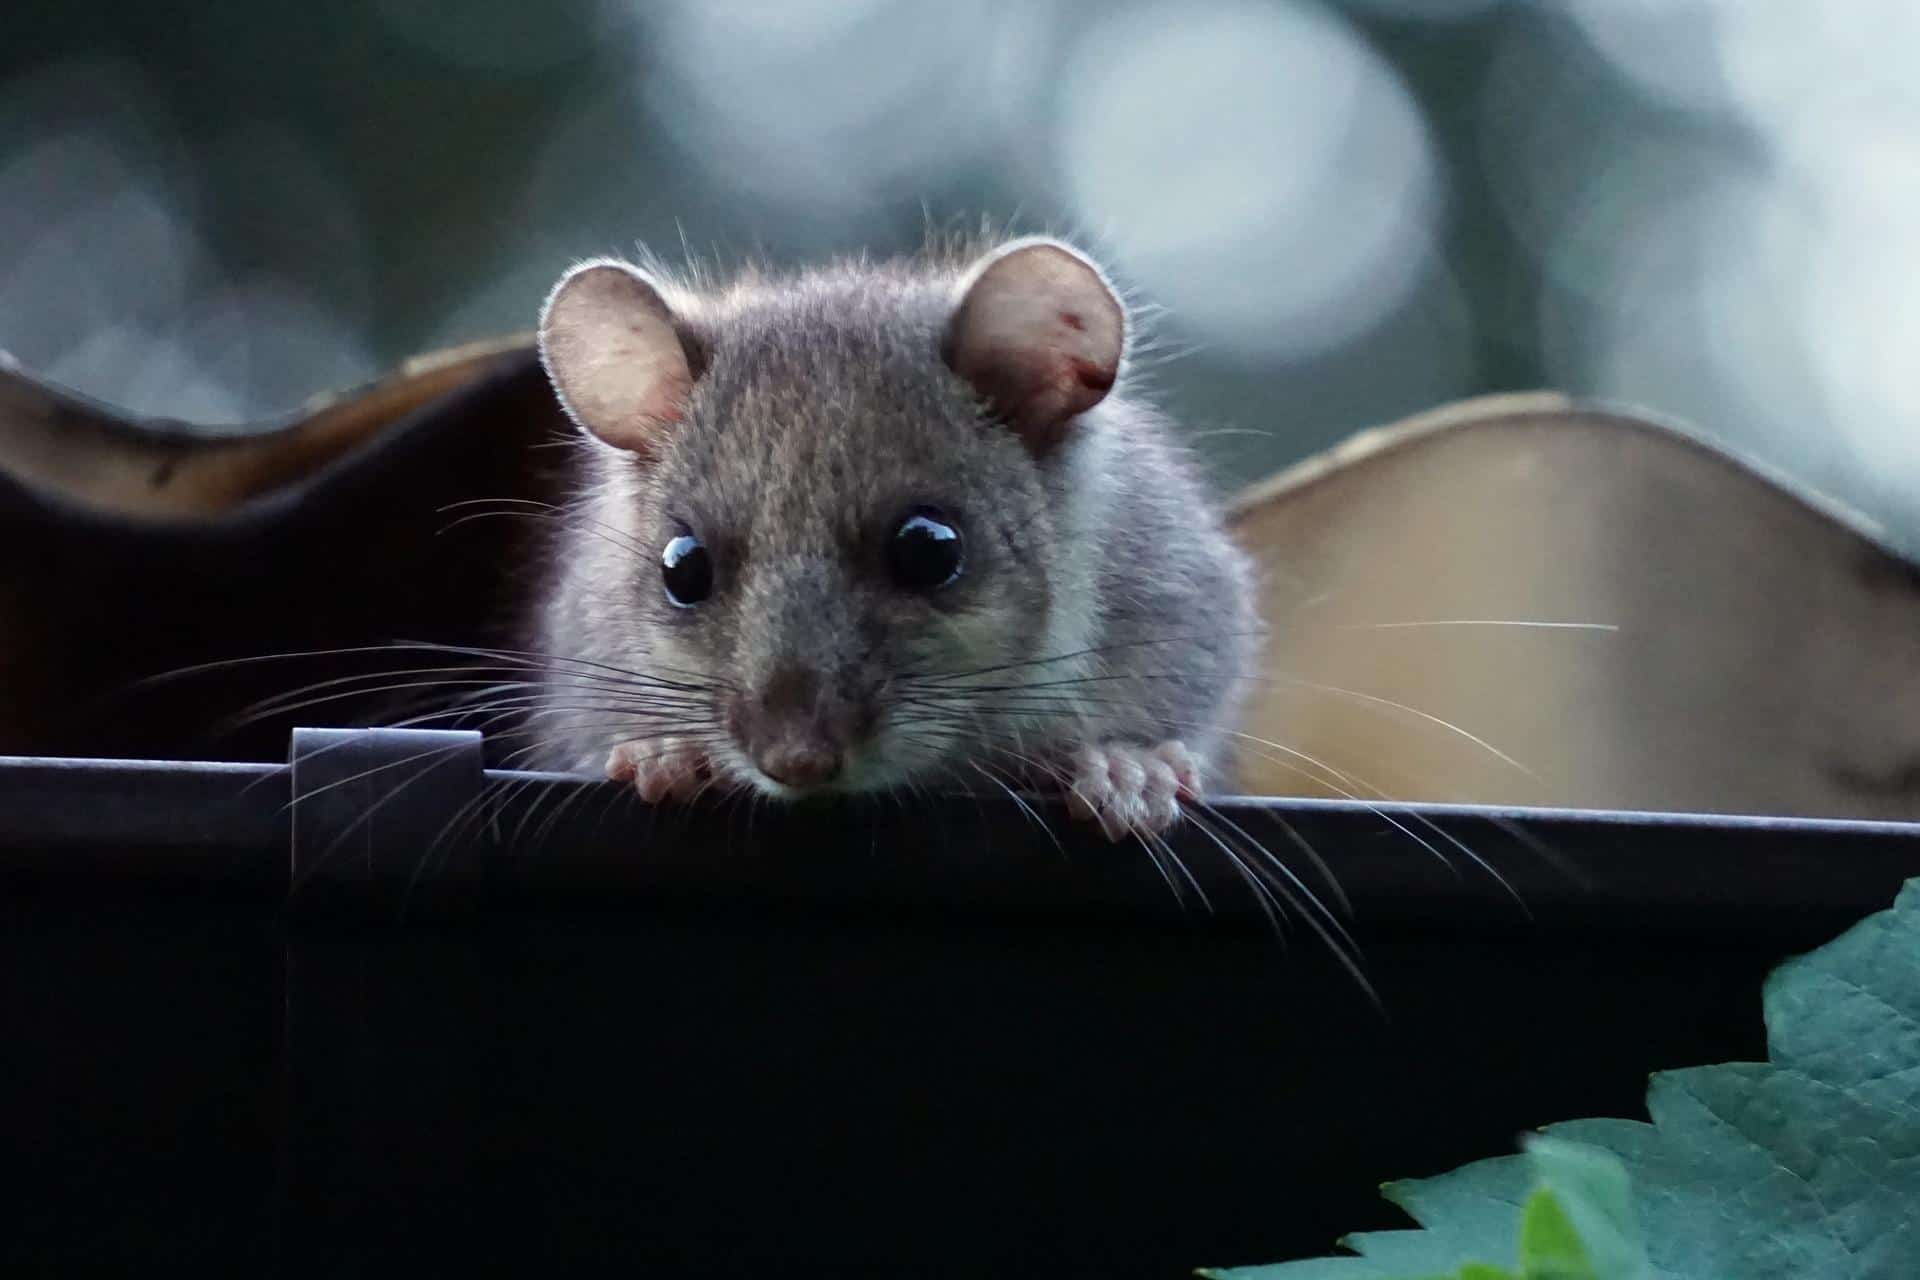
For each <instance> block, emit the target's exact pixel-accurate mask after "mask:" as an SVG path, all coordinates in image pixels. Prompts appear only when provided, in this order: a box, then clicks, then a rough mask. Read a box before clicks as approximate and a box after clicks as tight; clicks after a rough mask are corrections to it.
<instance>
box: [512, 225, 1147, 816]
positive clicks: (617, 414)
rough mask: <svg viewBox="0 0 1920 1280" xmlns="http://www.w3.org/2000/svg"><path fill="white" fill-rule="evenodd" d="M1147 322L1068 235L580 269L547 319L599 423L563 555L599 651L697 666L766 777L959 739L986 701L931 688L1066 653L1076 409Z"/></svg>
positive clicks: (682, 674)
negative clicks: (917, 250) (729, 263)
mask: <svg viewBox="0 0 1920 1280" xmlns="http://www.w3.org/2000/svg"><path fill="white" fill-rule="evenodd" d="M1125 338H1126V318H1125V312H1124V309H1123V308H1122V306H1121V304H1120V302H1119V301H1118V299H1117V298H1116V296H1115V294H1114V291H1113V290H1112V289H1111V288H1110V287H1109V286H1108V284H1107V283H1106V280H1105V278H1104V277H1103V275H1102V274H1101V272H1100V271H1099V269H1098V268H1096V267H1095V266H1094V265H1093V264H1092V263H1091V262H1090V261H1088V260H1087V259H1086V258H1085V257H1083V256H1082V255H1080V254H1079V253H1077V252H1076V251H1074V250H1073V249H1071V248H1068V247H1067V246H1065V245H1063V244H1060V243H1058V242H1056V241H1052V240H1040V239H1035V240H1022V241H1015V242H1013V243H1011V244H1008V245H1005V246H1003V247H1001V248H1000V249H998V250H995V251H993V252H990V253H987V254H985V255H983V256H981V257H980V258H979V259H977V260H975V261H973V262H971V263H960V264H950V265H946V266H944V267H943V266H941V265H940V264H921V265H919V266H898V267H887V268H874V267H842V268H839V269H837V270H832V271H827V272H822V273H817V274H814V275H809V276H803V277H800V278H798V279H795V280H790V281H785V282H781V283H778V284H773V283H767V282H764V281H757V280H747V281H743V282H741V283H739V284H736V285H734V286H733V287H732V288H731V289H729V290H726V291H724V292H719V293H700V292H696V291H694V290H690V289H686V288H683V287H680V286H677V285H675V284H673V283H671V282H669V281H667V280H665V279H664V278H662V277H659V276H656V275H653V274H650V273H648V272H645V271H642V270H640V269H638V268H635V267H633V266H630V265H628V264H625V263H619V262H609V261H602V262H593V263H588V264H585V265H583V266H580V267H578V268H575V269H574V270H573V271H572V272H570V273H568V274H567V275H566V276H565V277H564V278H563V279H562V280H561V281H560V283H559V285H558V286H557V287H556V288H555V289H554V291H553V294H552V295H551V297H550V298H549V299H548V302H547V305H546V309H545V311H544V312H543V314H542V317H541V324H540V346H541V356H542V359H543V361H544V363H545V365H546V368H547V371H548V374H549V376H550V377H551V379H552V381H553V385H554V387H555V390H556V391H557V393H558V395H559V397H560V400H561V402H562V404H564V405H565V407H566V409H567V411H568V412H569V413H570V414H571V415H572V416H573V418H574V419H575V421H576V422H577V423H578V424H579V425H580V426H581V427H582V428H584V430H585V432H586V433H587V435H588V439H589V441H590V442H591V444H592V445H593V448H592V450H591V452H592V453H593V455H594V459H595V461H594V470H595V474H596V476H597V479H598V483H597V484H596V485H595V486H594V487H593V489H592V491H591V493H590V495H589V498H588V500H587V502H586V504H585V505H584V507H583V510H584V511H585V513H586V514H587V515H589V516H590V517H591V519H592V521H593V522H594V523H595V524H596V525H598V526H599V527H600V530H601V532H603V533H605V534H606V535H607V536H595V531H594V530H593V529H585V530H584V531H585V532H586V533H587V535H588V536H585V537H582V538H580V539H577V540H576V545H577V547H578V551H577V554H578V555H579V556H581V557H585V558H586V559H587V560H588V561H589V563H586V564H582V565H572V566H569V571H570V572H571V573H572V574H573V576H574V580H575V581H576V582H579V581H582V580H583V579H584V580H585V581H587V582H588V583H590V586H591V591H590V593H589V594H588V595H586V596H584V597H582V598H581V603H580V604H579V605H577V606H576V607H577V609H578V610H579V611H581V612H582V613H583V614H586V615H589V617H588V619H587V620H588V621H589V622H590V623H591V627H592V629H594V630H595V632H596V634H597V635H598V636H600V637H602V638H603V639H602V641H601V645H602V647H603V648H611V649H612V650H615V651H617V653H605V654H603V655H600V656H601V657H602V660H606V661H615V660H617V661H619V662H620V663H621V664H623V665H625V666H627V667H628V668H629V669H632V670H636V671H640V672H645V673H649V674H661V675H665V676H668V677H669V678H674V679H679V680H684V681H686V682H688V683H689V684H697V685H698V687H699V688H700V689H701V690H702V691H703V696H705V697H710V699H711V705H710V707H709V708H707V710H708V715H707V716H706V717H705V718H704V719H703V720H702V721H701V726H700V728H701V733H702V735H703V736H704V738H705V740H706V746H707V751H708V753H709V755H710V756H711V757H712V758H713V760H714V761H715V762H716V764H717V765H718V766H719V767H720V768H721V769H722V771H723V772H724V773H726V774H729V775H731V776H732V777H733V779H734V780H736V781H740V782H745V783H748V784H751V785H753V786H755V787H758V788H759V789H761V790H763V791H767V792H772V793H776V794H793V793H796V792H803V791H809V790H816V789H828V788H830V789H846V790H869V789H875V788H880V787H886V786H891V785H894V784H897V783H899V782H902V781H905V780H907V779H911V778H915V777H918V776H921V775H922V774H924V773H927V772H928V771H929V770H931V769H933V768H935V767H937V766H938V765H939V764H940V763H941V762H943V761H949V760H951V759H952V758H953V756H954V752H953V750H952V749H951V744H952V743H953V742H954V741H956V740H964V739H965V738H966V737H967V735H968V734H969V733H970V732H972V731H973V730H972V729H971V727H970V725H969V724H968V723H967V721H966V717H965V713H964V711H963V710H961V709H960V708H959V707H958V706H956V704H954V703H952V702H950V701H941V700H933V701H927V700H924V699H920V700H917V699H916V698H915V696H914V690H915V688H916V686H917V685H918V687H921V688H925V687H926V686H925V684H924V682H927V681H933V682H944V683H945V684H946V685H947V686H948V687H953V686H954V685H955V684H956V683H960V682H966V681H973V682H976V683H977V682H978V681H979V680H980V679H981V677H980V676H979V675H977V674H974V673H979V672H982V671H983V670H984V669H987V668H993V667H996V666H1002V665H1004V664H1009V663H1019V662H1023V661H1029V660H1032V659H1036V658H1040V657H1043V656H1047V655H1045V654H1044V653H1042V652H1041V648H1042V646H1044V645H1045V643H1046V641H1047V637H1048V636H1049V634H1050V627H1049V625H1048V620H1049V619H1050V618H1051V617H1052V616H1053V615H1054V613H1055V612H1056V611H1057V610H1060V609H1062V608H1066V607H1071V601H1069V600H1065V599H1063V597H1069V596H1072V595H1073V594H1074V592H1073V590H1072V584H1070V583H1068V582H1065V581H1063V580H1062V570H1061V566H1060V555H1059V549H1058V546H1057V543H1058V540H1059V538H1060V536H1061V533H1062V530H1061V528H1060V524H1059V520H1058V519H1057V516H1058V513H1057V511H1056V509H1055V508H1056V506H1057V503H1058V500H1059V495H1060V491H1061V487H1062V485H1063V484H1065V483H1066V480H1067V471H1066V468H1067V466H1068V461H1067V460H1068V459H1069V458H1070V457H1071V456H1072V455H1073V453H1074V452H1075V449H1076V448H1077V445H1078V441H1077V438H1076V437H1077V436H1078V435H1079V434H1080V433H1078V432H1076V431H1075V423H1076V420H1077V419H1078V417H1079V415H1081V414H1083V413H1085V412H1086V411H1087V410H1089V409H1091V408H1092V407H1093V406H1095V405H1096V404H1098V403H1099V402H1100V401H1101V400H1102V399H1103V398H1104V397H1105V396H1106V394H1107V392H1108V390H1109V389H1110V388H1111V387H1112V385H1113V383H1114V381H1115V379H1116V378H1117V377H1118V374H1119V370H1120V363H1121V359H1122V356H1123V352H1124V347H1125ZM607 639H610V640H611V644H610V645H608V644H607V643H606V641H607ZM581 656H589V655H581ZM988 679H990V677H988ZM675 731H676V730H673V729H671V728H667V729H654V730H653V731H652V732H653V733H664V732H675ZM627 736H628V737H637V736H649V733H648V731H647V730H646V729H645V728H644V727H641V728H640V730H639V732H635V733H629V734H627ZM962 781H964V779H963V780H962Z"/></svg>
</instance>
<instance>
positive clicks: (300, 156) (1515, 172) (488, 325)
mask: <svg viewBox="0 0 1920 1280" xmlns="http://www.w3.org/2000/svg"><path fill="white" fill-rule="evenodd" d="M1762 10H1765V11H1766V12H1765V13H1764V14H1763V13H1762V12H1761V11H1762ZM1789 10H1790V12H1789ZM1903 14H1904V9H1903V8H1902V7H1901V4H1898V3H1895V0H1861V4H1860V5H1859V6H1857V7H1853V8H1849V9H1848V10H1847V16H1837V15H1835V14H1833V13H1827V14H1825V16H1822V14H1821V12H1820V11H1818V10H1816V8H1815V7H1813V6H1808V7H1805V8H1804V9H1803V8H1801V7H1799V6H1790V7H1787V8H1786V9H1776V8H1775V7H1773V6H1751V7H1741V6H1739V5H1737V4H1734V3H1733V0H1671V3H1665V4H1655V3H1651V2H1650V0H1636V2H1635V3H1624V2H1623V3H1611V2H1606V3H1603V2H1602V0H1541V2H1539V3H1522V2H1521V0H1507V2H1504V3H1502V2H1499V0H1353V2H1351V3H1348V4H1346V5H1344V6H1322V5H1316V4H1308V3H1287V2H1282V0H1195V2H1194V3H1184V2H1176V0H1137V2H1134V3H1127V4H1120V5H1111V4H1106V3H1103V2H1101V0H1032V2H1030V3H1021V2H1019V0H968V2H966V3H958V4H954V3H949V4H938V5H936V4H931V3H923V2H919V0H914V2H908V0H842V2H839V3H833V2H830V0H792V2H790V3H780V2H779V0H734V2H732V3H706V2H705V0H655V2H653V3H643V2H641V0H558V2H556V3H549V4H543V5H527V4H521V3H516V2H513V0H462V2H460V3H455V2H454V0H350V2H347V3H340V4H334V5H325V6H304V7H294V8H288V7H285V6H267V5H259V4H255V3H242V2H241V0H198V2H197V3H195V4H193V5H188V6H151V5H146V6H137V5H127V6H104V7H81V6H73V5H62V4H55V3H52V2H51V0H25V3H24V4H23V5H21V4H17V5H15V6H14V7H13V9H12V10H11V11H10V13H9V21H8V27H9V38H8V40H7V42H6V43H5V45H4V47H0V237H4V241H5V243H6V244H7V245H8V251H7V253H6V255H5V256H4V257H3V258H0V347H4V348H5V349H7V350H9V351H11V352H13V353H14V354H15V355H16V356H17V357H19V358H20V359H21V360H22V361H23V362H25V363H26V364H28V365H29V366H31V367H34V368H36V369H39V370H42V371H44V372H47V373H48V374H50V375H51V376H53V377H55V378H57V379H59V380H61V381H64V382H67V383H69V384H71V385H74V386H77V387H79V388H81V389H82V390H85V391H88V392H91V393H93V394H96V395H99V396H102V397H104V398H107V399H111V400H114V401H117V402H120V403H123V404H127V405H129V406H130V407H133V408H136V409H140V410H143V411H147V412H153V413H157V414H163V415H177V416H180V417H184V418H189V419H193V420H197V421H207V422H222V421H241V420H245V419H248V418H254V417H258V416H260V415H263V414H267V413H270V412H273V411H276V410H279V409H282V408H286V407H288V406H290V405H291V404H293V403H295V402H297V401H299V400H300V399H302V398H304V397H305V396H307V395H309V394H311V393H313V392H315V391H318V390H322V389H326V388H330V387H336V386H339V385H343V384H348V383H351V382H353V381H355V380H356V379H359V378H362V377H366V376H370V375H371V374H373V373H375V372H377V371H379V370H380V369H381V368H383V367H385V366H387V365H390V364H392V363H393V362H394V361H396V360H398V359H401V358H403V357H405V356H406V355H408V354H411V353H413V352H415V351H418V350H421V349H426V348H431V347H434V346H438V345H442V344H446V343H450V342H454V341H459V340H464V339H468V338H474V337H481V336H486V335H489V334H494V333H501V332H507V331H512V330H515V329H520V328H524V327H526V325H527V324H528V323H529V322H530V320H531V318H532V316H533V314H534V311H535V309H536V307H537V305H538V302H539V299H540V297H541V295H542V293H543V291H544V289H545V287H546V285H547V284H548V282H549V281H550V280H551V279H552V278H554V277H555V276H556V275H557V274H558V272H559V271H560V270H561V269H562V268H563V267H564V266H565V265H566V264H567V263H568V262H569V261H570V260H572V259H575V258H578V257H582V256H586V255H589V254H595V253H604V252H621V251H625V250H627V249H630V248H631V247H632V245H633V244H634V243H635V242H644V243H645V244H646V245H648V246H649V247H650V248H652V249H654V250H656V251H658V252H661V253H663V254H665V255H667V256H668V257H674V256H679V255H680V254H682V253H683V252H685V251H691V252H694V253H697V254H700V255H702V256H705V257H709V258H717V259H719V260H720V261H721V262H723V263H724V262H730V261H737V260H738V259H739V258H741V257H742V256H745V255H760V256H765V257H768V258H771V259H773V260H775V261H780V262H787V261H796V260H802V259H808V258H816V257H819V256H822V255H825V254H829V253H835V252H847V251H857V250H862V249H865V250H869V251H871V252H874V253H878V254H885V253H892V252H897V251H901V250H906V249H910V248H912V247H913V246H914V245H915V244H917V243H918V242H919V241H920V240H921V238H922V237H923V235H924V233H925V230H926V228H927V225H928V224H929V222H931V223H935V224H939V225H947V224H950V223H954V222H960V223H973V222H976V221H978V220H979V219H981V218H983V217H984V218H987V219H991V220H993V221H994V222H996V223H1008V222H1011V223H1012V224H1013V225H1015V226H1016V227H1019V228H1021V229H1057V230H1063V231H1066V232H1067V233H1069V234H1073V235H1076V236H1078V237H1080V238H1082V239H1083V240H1085V241H1087V242H1089V243H1091V244H1092V245H1093V246H1094V247H1096V248H1097V249H1099V250H1101V251H1102V252H1104V254H1105V256H1106V257H1107V258H1108V259H1109V260H1110V261H1111V262H1112V263H1113V265H1114V267H1115V269H1116V271H1117V273H1118V274H1119V276H1120V277H1121V278H1122V279H1123V280H1124V281H1127V282H1129V283H1130V284H1132V285H1134V286H1137V288H1138V291H1139V293H1140V294H1141V295H1142V296H1143V297H1144V298H1146V299H1148V300H1150V301H1153V302H1157V303H1160V304H1164V306H1165V313H1164V314H1163V315H1160V316H1159V317H1158V318H1157V319H1156V321H1155V323H1154V326H1153V332H1154V337H1155V342H1154V345H1153V351H1152V353H1151V358H1150V359H1149V360H1148V361H1147V362H1146V366H1147V368H1148V372H1149V374H1150V376H1151V378H1152V380H1153V382H1154V383H1155V384H1156V385H1157V386H1158V387H1160V388H1161V389H1162V392H1163V394H1164V395H1165V397H1166V398H1167V399H1168V400H1169V401H1170V402H1171V404H1172V405H1173V407H1174V408H1175V409H1176V410H1177V411H1178V412H1179V413H1180V414H1181V415H1182V416H1183V418H1184V419H1185V420H1186V421H1187V422H1188V423H1189V424H1190V425H1191V426H1192V427H1193V429H1194V433H1195V439H1196V441H1197V442H1198V443H1199V444H1200V445H1201V447H1202V448H1204V449H1205V450H1206V451H1207V452H1208V453H1209V455H1210V456H1212V457H1213V458H1214V459H1215V460H1216V461H1217V462H1218V463H1219V464H1220V466H1221V467H1222V469H1223V472H1224V473H1226V474H1227V475H1229V476H1232V477H1236V478H1241V477H1246V476H1249V475H1253V474H1257V473H1259V472H1262V471H1266V470H1269V469H1271V468H1273V467H1275V466H1277V465H1281V464H1283V463H1285V462H1287V461H1290V460H1292V459H1294V458H1297V457H1299V456H1301V455H1303V454H1305V453H1307V452H1310V451H1311V450H1313V449H1316V448H1319V447H1322V446H1324V445H1326V444H1328V443H1330V442H1332V441H1334V440H1336V439H1338V438H1339V437H1340V436H1341V435H1343V434H1345V433H1346V432H1348V431H1350V430H1352V429H1354V428H1356V427H1359V426H1363V425H1366V424H1369V423H1373V422H1378V421H1382V420H1385V419H1388V418H1392V417H1395V416H1398V415H1401V414H1404V413H1407V412H1411V411H1414V410H1417V409H1420V408H1423V407H1426V406H1429V405H1431V404H1434V403H1437V402H1440V401H1443V400H1446V399H1451V398H1454V397H1457V396H1461V395H1465V394H1470V393H1474V392H1478V391H1484V390H1493V389H1513V388H1522V387H1531V386H1539V385H1551V386H1559V387H1564V388H1567V389H1569V390H1574V391H1578V392H1583V393H1591V394H1598V395H1603V396H1608V397H1611V398H1619V399H1625V400H1629V401H1632V402H1636V403H1639V404H1641V405H1644V406H1647V407H1650V408H1653V409H1655V410H1662V411H1666V412H1669V413H1673V414H1676V415H1678V416H1680V417H1682V418H1684V419H1687V420H1690V421H1692V422H1694V423H1696V424H1698V425H1699V426H1700V427H1702V428H1704V429H1706V430H1707V431H1709V432H1712V433H1716V434H1718V435H1720V436H1722V437H1723V438H1725V439H1727V440H1729V441H1731V442H1732V443H1734V444H1735V445H1737V446H1738V447H1740V448H1742V449H1744V450H1746V451H1749V452H1752V453H1756V454H1758V455H1760V456H1761V457H1763V458H1764V459H1766V460H1768V461H1771V462H1774V463H1776V464H1777V465H1780V466H1782V467H1784V468H1785V469H1787V470H1789V471H1792V472H1795V473H1797V474H1799V475H1801V476H1802V477H1804V478H1806V479H1808V480H1809V481H1811V482H1813V483H1815V484H1817V485H1820V486H1822V487H1825V488H1828V489H1831V490H1833V491H1835V492H1837V493H1838V494H1840V495H1841V496H1842V497H1845V498H1847V499H1849V500H1851V501H1853V502H1855V503H1856V504H1859V505H1861V506H1863V507H1864V508H1866V509H1868V510H1870V511H1873V512H1876V513H1878V514H1879V515H1881V516H1884V517H1888V518H1891V519H1894V520H1896V521H1897V520H1902V519H1908V518H1910V517H1911V513H1912V512H1913V510H1914V508H1915V506H1916V505H1917V504H1916V503H1915V501H1914V498H1913V493H1914V490H1915V484H1914V480H1915V478H1916V476H1920V391H1916V390H1913V389H1910V387H1909V385H1908V384H1909V382H1910V379H1908V378H1907V376H1906V374H1905V369H1904V359H1903V358H1901V357H1903V356H1904V346H1903V345H1901V343H1902V340H1903V339H1904V338H1905V336H1906V335H1907V334H1908V333H1909V332H1920V310H1915V308H1916V307H1920V303H1911V302H1908V301H1907V300H1906V298H1905V296H1904V294H1905V293H1907V292H1912V291H1911V290H1910V289H1903V288H1901V287H1896V286H1897V285H1903V284H1904V280H1905V278H1904V276H1903V275H1902V273H1901V268H1902V265H1903V264H1905V263H1908V262H1911V263H1913V264H1916V265H1920V229H1917V228H1920V217H1912V216H1906V215H1912V214H1914V213H1920V137H1916V131H1915V130H1914V129H1912V128H1910V127H1909V125H1910V123H1911V122H1912V121H1914V120H1920V91H1917V90H1913V89H1911V88H1909V87H1907V86H1906V83H1905V82H1906V80H1907V77H1906V74H1905V71H1904V69H1903V68H1905V67H1908V66H1910V65H1912V58H1913V55H1914V54H1915V53H1916V52H1920V21H1915V20H1912V19H1908V18H1906V17H1904V16H1902V15H1903ZM1849 60H1851V61H1849ZM1843 66H1846V67H1853V68H1855V70H1853V71H1851V72H1849V73H1848V75H1847V76H1845V77H1843V76H1840V75H1838V74H1837V73H1836V71H1835V68H1839V67H1843ZM1823 77H1824V78H1823ZM1826 90H1832V92H1826ZM1842 90H1848V91H1846V92H1842ZM1868 90H1873V91H1875V92H1872V93H1869V92H1867V91H1868ZM1880 90H1885V91H1884V92H1879V91H1880ZM1863 95H1864V97H1863ZM1789 101H1791V103H1792V106H1793V110H1792V111H1791V112H1790V113H1789V112H1788V111H1787V110H1786V108H1785V106H1784V105H1783V104H1785V103H1787V102H1789ZM1822 130H1824V131H1825V132H1822ZM1909 250H1911V252H1909ZM1889 281H1891V282H1892V283H1889ZM1903 326H1904V327H1903ZM1163 357H1175V358H1163Z"/></svg>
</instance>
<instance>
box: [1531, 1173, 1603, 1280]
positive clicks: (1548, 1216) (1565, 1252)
mask: <svg viewBox="0 0 1920 1280" xmlns="http://www.w3.org/2000/svg"><path fill="white" fill-rule="evenodd" d="M1520 1275H1521V1280H1600V1277H1599V1275H1598V1273H1596V1272H1595V1271H1594V1269H1593V1263H1592V1262H1590V1261H1589V1260H1588V1259H1587V1250H1586V1246H1584V1245H1582V1244H1581V1243H1580V1234H1579V1232H1577V1231H1575V1230H1574V1229H1573V1222H1572V1220H1571V1219H1569V1218H1568V1217H1567V1211H1566V1210H1565V1209H1562V1208H1561V1207H1560V1202H1559V1201H1558V1200H1556V1199H1554V1198H1553V1192H1551V1191H1549V1190H1547V1189H1546V1188H1545V1187H1542V1188H1540V1190H1538V1191H1536V1192H1534V1193H1533V1194H1532V1195H1531V1196H1529V1197H1528V1198H1527V1205H1526V1208H1525V1209H1524V1210H1522V1211H1521V1215H1520Z"/></svg>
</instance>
